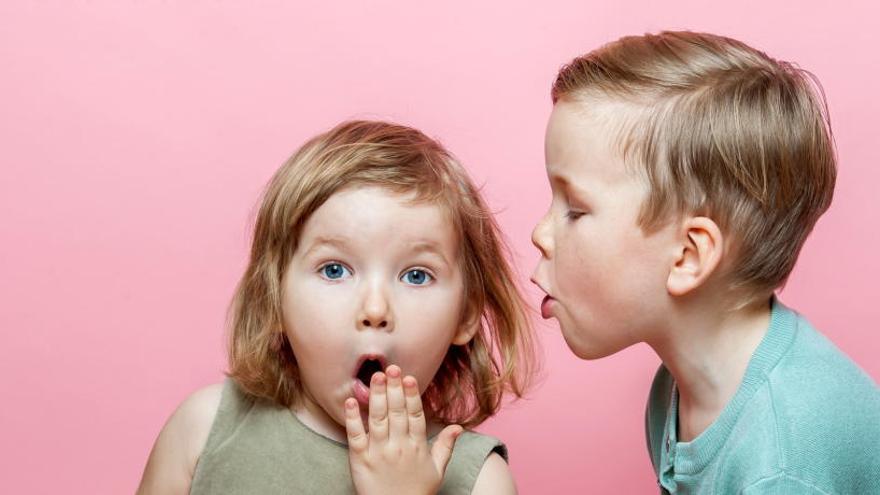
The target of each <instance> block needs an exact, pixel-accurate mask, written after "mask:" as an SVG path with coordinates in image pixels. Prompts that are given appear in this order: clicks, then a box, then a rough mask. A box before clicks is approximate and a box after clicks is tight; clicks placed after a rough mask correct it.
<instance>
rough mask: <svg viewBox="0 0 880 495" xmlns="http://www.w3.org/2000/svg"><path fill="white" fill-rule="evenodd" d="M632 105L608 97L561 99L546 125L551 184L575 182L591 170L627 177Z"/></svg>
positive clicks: (633, 112) (547, 157)
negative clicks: (626, 163)
mask: <svg viewBox="0 0 880 495" xmlns="http://www.w3.org/2000/svg"><path fill="white" fill-rule="evenodd" d="M633 109H634V104H632V103H622V102H620V101H618V100H614V99H610V98H592V97H591V98H585V99H579V100H560V101H559V102H557V103H556V105H555V106H554V108H553V113H552V114H551V117H550V121H549V123H548V126H547V135H546V140H545V150H544V151H545V159H546V166H547V174H548V177H549V178H550V180H551V181H553V180H556V181H557V182H558V183H559V184H560V185H564V184H571V183H573V182H576V178H577V176H579V175H581V173H583V172H586V171H588V170H590V171H594V172H597V171H600V170H602V171H603V172H606V173H611V174H613V175H614V176H615V177H617V176H618V175H619V174H620V173H621V172H622V173H624V174H625V175H630V172H631V170H629V168H630V167H627V166H626V165H625V163H624V162H625V160H624V152H623V150H624V140H625V139H627V138H628V136H629V131H630V129H631V128H632V124H633V119H634V118H637V117H636V115H635V111H634V110H633Z"/></svg>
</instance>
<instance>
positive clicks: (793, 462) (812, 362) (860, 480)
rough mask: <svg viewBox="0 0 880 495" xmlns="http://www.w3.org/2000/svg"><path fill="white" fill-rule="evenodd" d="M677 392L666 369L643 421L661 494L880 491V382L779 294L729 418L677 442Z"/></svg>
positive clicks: (724, 416) (727, 414)
mask: <svg viewBox="0 0 880 495" xmlns="http://www.w3.org/2000/svg"><path fill="white" fill-rule="evenodd" d="M677 423H678V392H677V390H676V386H675V380H674V379H673V378H672V376H671V375H670V374H669V372H668V371H667V370H666V368H665V367H663V366H661V367H660V370H659V371H658V372H657V376H656V377H655V378H654V384H653V386H652V388H651V395H650V397H649V399H648V408H647V412H646V415H645V426H646V433H647V437H648V450H649V451H650V454H651V461H652V462H653V464H654V471H655V472H656V474H657V482H658V484H659V485H660V487H661V491H664V490H665V491H668V492H669V493H708V494H728V493H730V494H739V493H742V494H755V493H761V494H764V493H773V494H789V493H791V494H818V493H823V494H849V493H853V494H880V389H878V387H877V384H876V383H874V381H873V380H872V379H871V378H870V377H869V376H868V375H867V374H866V373H865V372H864V371H862V370H861V369H859V367H858V366H856V364H855V363H853V362H852V361H851V360H850V359H849V358H847V357H846V355H844V354H843V353H842V352H841V351H840V350H839V349H838V348H837V347H835V346H834V344H832V343H831V342H830V341H829V340H828V339H826V338H825V337H824V336H822V335H821V334H820V333H818V332H817V331H816V330H815V329H813V327H812V326H810V324H809V323H808V322H807V321H806V320H805V319H804V318H803V317H801V316H800V315H798V314H797V313H795V312H793V311H792V310H790V309H788V308H786V307H785V306H783V305H782V304H781V303H779V302H777V301H775V300H774V302H773V309H772V313H771V316H770V328H769V329H768V331H767V334H766V335H765V336H764V338H763V340H762V341H761V343H760V344H759V346H758V348H757V349H756V350H755V353H754V354H753V355H752V358H751V360H750V361H749V364H748V367H747V368H746V373H745V376H744V377H743V381H742V384H740V386H739V389H738V390H737V392H736V394H735V395H734V396H733V398H732V399H731V400H730V402H729V403H728V404H727V406H725V408H724V410H723V411H722V412H721V415H720V416H718V418H717V419H716V420H715V422H714V423H712V424H711V425H710V426H709V427H708V428H707V429H706V430H705V431H703V433H701V434H700V435H699V436H698V437H697V438H695V439H694V440H693V441H691V442H679V441H678V440H677V437H676V428H677Z"/></svg>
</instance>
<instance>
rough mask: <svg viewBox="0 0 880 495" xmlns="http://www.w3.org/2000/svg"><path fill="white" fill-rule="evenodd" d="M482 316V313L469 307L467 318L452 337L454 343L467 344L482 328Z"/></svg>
mask: <svg viewBox="0 0 880 495" xmlns="http://www.w3.org/2000/svg"><path fill="white" fill-rule="evenodd" d="M482 316H483V315H482V314H481V313H477V312H476V311H475V310H473V309H468V312H467V314H466V315H465V318H464V319H463V320H462V322H461V325H459V327H458V331H457V332H456V333H455V336H453V337H452V344H453V345H465V344H467V343H468V342H470V341H471V339H473V338H474V335H476V334H477V331H478V330H479V329H480V320H482Z"/></svg>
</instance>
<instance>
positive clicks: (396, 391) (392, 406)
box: [385, 364, 409, 438]
mask: <svg viewBox="0 0 880 495" xmlns="http://www.w3.org/2000/svg"><path fill="white" fill-rule="evenodd" d="M385 374H386V375H388V428H389V430H390V433H389V436H390V437H391V438H400V437H402V436H405V435H407V434H408V431H409V419H408V418H407V414H406V399H405V398H404V396H403V384H402V383H401V381H402V377H401V372H400V368H399V367H398V366H396V365H393V364H392V365H391V366H389V367H388V369H387V370H385Z"/></svg>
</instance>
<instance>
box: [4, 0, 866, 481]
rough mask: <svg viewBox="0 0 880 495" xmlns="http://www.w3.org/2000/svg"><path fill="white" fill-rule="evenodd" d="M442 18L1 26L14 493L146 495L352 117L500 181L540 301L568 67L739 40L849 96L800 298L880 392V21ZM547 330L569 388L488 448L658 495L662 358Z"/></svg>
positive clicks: (635, 12)
mask: <svg viewBox="0 0 880 495" xmlns="http://www.w3.org/2000/svg"><path fill="white" fill-rule="evenodd" d="M323 3H326V2H323ZM416 3H419V4H421V2H402V1H401V2H365V1H359V2H350V3H349V4H347V5H329V6H328V5H318V4H319V2H309V3H308V4H306V3H305V2H301V4H300V5H299V6H292V5H289V4H287V3H283V2H274V1H268V0H266V1H260V2H231V1H194V2H185V3H184V2H179V3H178V2H169V1H165V2H155V1H137V2H135V1H125V2H107V1H90V2H84V1H78V2H58V1H4V2H2V4H0V71H2V72H0V153H2V181H0V213H2V223H3V226H2V231H0V232H2V233H0V236H2V237H0V300H2V303H0V330H2V336H3V337H2V338H3V340H2V346H0V366H2V373H0V390H2V396H0V397H2V398H0V429H2V439H0V480H3V481H2V484H3V491H4V492H5V493H24V492H26V493H108V494H109V493H126V492H132V491H133V490H134V489H135V487H136V485H137V483H138V480H139V477H140V475H141V471H142V469H143V465H144V462H145V460H146V457H147V454H148V452H149V449H150V447H151V445H152V443H153V440H154V438H155V436H156V434H157V432H158V431H159V429H160V427H161V426H162V424H163V423H164V421H165V419H166V418H167V416H168V415H169V414H170V413H171V411H172V410H173V409H174V407H175V406H176V405H177V404H178V403H179V402H180V401H181V400H182V399H183V398H184V397H185V396H186V395H187V394H188V393H189V392H191V391H192V390H194V389H196V388H198V387H201V386H203V385H206V384H208V383H212V382H217V381H219V380H221V378H222V374H221V370H222V369H223V367H224V354H223V345H224V339H223V332H224V329H223V318H224V311H225V309H226V305H227V302H228V300H229V298H230V295H231V293H232V289H233V286H234V284H235V283H236V281H237V279H238V277H239V275H240V273H241V271H242V268H243V265H244V263H245V256H246V250H247V245H248V235H249V232H248V222H249V218H250V215H251V212H252V209H253V206H254V204H255V202H256V200H257V197H258V193H259V191H260V189H261V187H262V186H263V184H264V183H265V182H266V181H267V180H268V178H269V176H270V174H271V173H272V172H273V171H274V169H275V168H276V167H277V166H278V165H279V164H280V163H281V162H282V161H283V160H284V159H285V158H286V157H287V156H288V154H289V153H290V152H291V151H292V150H293V149H294V148H296V147H297V146H298V145H299V144H300V143H301V142H302V141H303V140H304V139H305V138H307V137H308V136H310V135H312V134H314V133H316V132H317V131H320V130H323V129H326V128H327V127H329V126H331V125H332V124H334V123H336V122H338V121H340V120H342V119H348V118H353V117H376V118H390V119H394V120H398V121H401V122H404V123H409V124H412V125H415V126H417V127H419V128H421V129H423V130H425V131H426V132H428V133H429V134H431V135H434V136H437V137H439V138H441V140H442V141H443V142H444V143H445V144H446V145H448V146H449V148H451V150H453V152H454V153H456V154H457V155H458V156H459V157H460V158H461V159H462V160H463V162H464V163H465V164H466V166H467V167H468V168H469V169H470V171H471V172H472V174H473V176H474V177H475V178H476V180H477V181H478V182H480V183H485V189H484V190H485V193H486V195H487V198H488V199H489V201H490V203H491V204H492V206H493V207H494V208H496V209H497V210H498V211H499V219H500V222H501V224H502V227H503V228H504V230H505V231H506V232H507V234H508V235H509V237H510V239H511V243H512V245H513V247H514V249H515V251H516V253H517V259H516V262H517V263H518V264H519V266H520V271H521V273H522V280H523V281H524V282H525V281H526V280H527V278H528V273H529V272H530V270H531V268H532V265H533V263H534V262H535V260H536V258H537V252H536V251H535V250H534V249H533V248H532V247H531V245H530V243H529V233H530V231H531V228H532V225H533V224H534V223H535V221H536V220H537V219H538V218H539V216H540V215H541V214H542V212H543V211H544V208H545V207H546V205H547V202H548V200H549V193H548V187H547V185H546V184H545V179H544V170H543V158H542V139H543V130H544V125H545V120H546V118H547V116H548V114H549V112H550V99H549V95H548V92H549V88H550V84H551V82H552V80H553V78H554V75H555V73H556V70H557V69H558V68H559V66H560V65H561V64H562V63H564V62H566V61H567V60H569V59H570V58H572V57H573V56H575V55H578V54H580V53H582V52H585V51H587V50H589V49H592V48H594V47H596V46H597V45H599V44H601V43H603V42H606V41H610V40H612V39H615V38H617V37H619V36H621V35H624V34H637V33H642V32H645V31H657V30H660V29H664V28H672V29H684V28H687V29H694V30H706V31H713V32H717V33H721V34H726V35H730V36H733V37H736V38H740V39H742V40H744V41H746V42H749V43H752V44H754V45H755V46H757V47H761V48H763V49H765V50H766V51H768V52H769V53H770V54H771V55H774V56H777V57H780V58H783V59H790V60H795V61H798V62H799V63H800V64H801V65H802V66H803V67H805V68H808V69H810V70H812V71H813V72H815V73H816V74H817V75H818V76H819V78H820V79H821V80H822V82H823V83H824V86H825V90H826V92H827V95H828V98H829V101H830V105H831V115H832V119H833V123H834V130H835V134H836V139H837V144H838V147H839V155H840V172H839V182H838V187H837V192H836V198H835V202H834V205H833V206H832V208H831V210H830V212H829V213H828V214H827V215H826V216H825V217H824V218H823V219H822V220H821V221H820V223H819V225H818V227H817V229H816V231H815V233H814V234H813V236H812V238H811V240H810V241H809V242H808V243H807V245H806V248H805V249H804V252H803V255H802V257H801V260H800V263H799V264H798V266H797V269H796V271H795V273H794V275H793V277H792V279H791V281H790V283H789V286H788V288H787V289H786V290H785V291H784V292H783V300H784V301H786V302H787V303H789V304H790V305H793V306H795V307H797V308H800V309H801V310H802V311H803V312H804V313H805V314H806V315H807V316H808V317H809V318H810V319H812V321H813V322H814V323H815V324H816V325H817V326H818V327H820V328H822V329H824V331H825V332H826V333H827V334H828V335H829V336H830V337H831V339H832V340H834V341H835V342H836V343H837V344H838V345H839V346H840V347H841V348H843V350H844V351H846V352H847V353H848V354H849V355H850V356H852V357H853V359H855V361H856V362H858V363H859V364H860V365H861V366H862V367H863V368H864V369H866V370H867V372H868V373H869V374H870V375H871V376H872V377H873V378H874V379H875V380H877V379H878V378H880V359H878V358H877V356H878V355H880V334H877V325H876V321H877V319H878V317H880V309H878V308H880V306H878V303H877V301H876V294H877V291H876V288H875V287H874V285H875V283H876V281H877V279H878V278H880V261H878V256H877V253H878V252H880V237H878V226H880V222H878V220H880V218H878V217H880V203H878V201H877V190H876V189H877V186H876V183H877V181H878V180H880V169H878V168H877V164H878V163H880V152H878V147H877V133H878V126H877V123H876V122H877V121H876V118H877V115H878V114H880V103H878V98H877V94H876V86H877V78H878V76H880V59H878V51H877V47H878V46H880V34H878V33H880V31H878V29H877V27H878V25H877V19H878V18H880V12H878V9H877V7H873V6H869V4H870V2H863V3H862V4H861V5H859V4H857V3H855V2H836V3H835V6H834V7H831V6H830V2H829V3H828V4H825V3H823V2H818V1H812V2H804V1H798V2H784V3H780V2H768V1H766V0H761V1H752V0H749V1H738V2H725V3H723V4H718V3H715V2H705V1H702V0H700V1H696V0H695V1H688V2H677V3H676V2H672V3H670V2H662V3H660V2H657V3H652V2H647V1H633V0H622V1H617V2H610V1H594V0H590V1H583V0H582V1H574V2H549V3H548V2H529V5H516V4H514V3H512V2H508V1H504V2H500V1H499V2H494V3H491V4H489V3H485V2H461V3H458V2H453V3H456V5H452V4H450V2H434V3H436V4H440V3H442V5H443V6H442V7H431V6H421V5H414V4H416ZM538 3H543V4H544V5H545V6H539V5H538ZM529 291H530V296H531V298H532V301H533V302H535V304H536V305H537V302H538V300H539V296H538V294H537V292H536V291H534V290H532V289H531V287H530V288H529ZM871 294H875V296H871ZM538 331H539V333H540V336H541V340H542V341H543V345H544V353H545V360H544V363H545V368H544V379H543V382H542V385H541V386H540V387H539V388H537V389H536V390H535V391H534V393H533V394H532V395H531V397H530V399H528V400H525V401H522V402H520V403H517V404H515V405H513V406H511V407H508V408H506V409H505V410H504V411H503V412H502V414H501V415H500V416H499V417H498V418H497V419H495V420H492V421H490V422H489V423H486V424H485V425H484V427H483V428H482V429H483V430H484V431H486V432H490V433H493V434H496V435H498V436H500V437H502V438H503V439H505V440H506V441H507V443H508V445H509V447H510V451H511V456H512V468H513V470H514V473H515V476H516V478H517V480H518V483H519V486H520V489H521V492H523V493H575V492H581V491H587V490H589V491H593V492H594V493H607V492H615V493H634V492H638V493H646V492H651V491H653V490H654V487H655V485H654V477H653V475H652V471H651V467H650V462H649V460H648V457H647V455H646V453H645V447H644V439H643V420H642V417H643V416H642V415H643V404H644V400H645V396H646V393H647V391H648V388H649V385H650V381H651V376H652V373H653V371H654V369H655V367H656V366H657V364H658V361H657V359H656V358H655V357H654V356H653V355H652V353H651V352H650V351H649V349H647V348H646V347H644V346H637V347H635V348H632V349H629V350H627V351H625V352H622V353H620V354H619V355H617V356H614V357H611V358H609V359H605V360H602V361H598V362H582V361H578V360H577V359H576V358H574V357H573V355H571V354H570V353H569V352H568V350H567V348H566V347H565V344H564V342H563V341H562V339H561V338H560V336H559V334H558V330H557V329H556V327H555V325H549V324H545V323H543V322H541V323H539V325H538Z"/></svg>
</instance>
